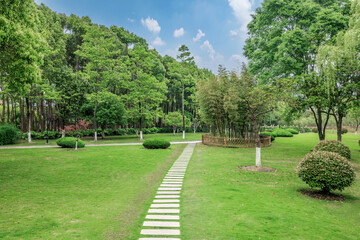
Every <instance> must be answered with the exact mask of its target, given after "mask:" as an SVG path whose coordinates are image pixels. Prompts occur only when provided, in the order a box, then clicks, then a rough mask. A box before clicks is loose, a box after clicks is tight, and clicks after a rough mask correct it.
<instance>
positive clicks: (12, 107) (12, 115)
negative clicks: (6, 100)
mask: <svg viewBox="0 0 360 240" xmlns="http://www.w3.org/2000/svg"><path fill="white" fill-rule="evenodd" d="M14 104H15V103H14V97H11V124H14V119H15V117H14Z"/></svg>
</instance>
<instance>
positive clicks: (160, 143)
mask: <svg viewBox="0 0 360 240" xmlns="http://www.w3.org/2000/svg"><path fill="white" fill-rule="evenodd" d="M143 146H144V147H145V148H147V149H166V148H168V147H170V142H169V141H166V140H164V139H156V138H155V139H149V140H145V141H144V143H143Z"/></svg>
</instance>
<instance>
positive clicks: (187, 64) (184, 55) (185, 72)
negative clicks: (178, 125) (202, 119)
mask: <svg viewBox="0 0 360 240" xmlns="http://www.w3.org/2000/svg"><path fill="white" fill-rule="evenodd" d="M178 51H179V55H178V56H177V59H179V60H180V63H181V71H180V72H181V79H182V82H181V83H182V95H181V104H182V115H183V139H185V103H184V101H185V82H186V80H187V79H189V78H190V77H191V74H190V68H191V67H193V65H194V57H192V56H191V53H190V51H189V48H188V47H187V46H185V45H181V46H180V47H179V49H178Z"/></svg>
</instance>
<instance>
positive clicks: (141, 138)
mask: <svg viewBox="0 0 360 240" xmlns="http://www.w3.org/2000/svg"><path fill="white" fill-rule="evenodd" d="M142 140H144V139H143V134H142V131H140V141H142Z"/></svg>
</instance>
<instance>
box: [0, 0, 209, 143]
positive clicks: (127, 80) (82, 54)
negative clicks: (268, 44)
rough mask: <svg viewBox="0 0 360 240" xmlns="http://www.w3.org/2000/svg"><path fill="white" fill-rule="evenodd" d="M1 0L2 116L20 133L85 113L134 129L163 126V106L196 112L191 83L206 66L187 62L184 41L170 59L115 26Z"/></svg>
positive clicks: (98, 122) (95, 121)
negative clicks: (200, 67) (2, 2)
mask: <svg viewBox="0 0 360 240" xmlns="http://www.w3.org/2000/svg"><path fill="white" fill-rule="evenodd" d="M4 4H5V6H6V7H5V6H2V9H1V10H0V11H1V14H0V15H1V19H0V22H1V25H0V26H1V33H4V34H3V35H2V37H1V42H0V47H1V48H0V49H1V54H0V55H1V58H0V61H1V62H0V63H1V64H0V67H1V69H0V84H1V96H0V97H1V100H2V102H3V104H2V111H1V122H2V123H11V124H15V125H17V126H19V128H20V129H21V130H22V131H23V132H27V131H28V132H30V131H44V130H45V129H46V120H47V119H48V122H49V124H48V128H49V130H53V131H58V130H59V129H60V128H62V129H63V128H64V126H65V125H69V124H75V123H76V122H77V121H78V120H79V119H87V120H90V121H91V123H92V128H94V129H95V130H96V129H98V128H101V129H104V128H108V127H115V126H116V127H124V128H127V127H134V128H139V129H140V131H141V130H142V128H143V127H153V126H157V127H163V126H164V116H165V115H167V114H168V113H170V112H181V113H182V115H183V116H184V119H185V117H186V118H187V119H188V121H192V120H193V119H198V118H199V117H198V116H197V115H198V109H197V105H196V104H195V102H196V101H195V100H194V98H195V85H196V82H197V81H198V80H199V79H204V78H207V77H209V76H211V75H212V73H211V72H210V71H208V70H206V69H199V68H198V67H197V66H196V65H195V63H194V62H193V61H187V59H188V58H191V53H190V52H189V51H188V49H187V48H186V46H182V49H183V51H182V52H181V51H180V52H179V61H177V60H176V59H174V58H172V57H170V56H164V57H162V56H161V55H159V54H158V53H157V51H156V50H155V49H149V47H148V44H147V43H146V41H145V39H143V38H141V37H139V36H136V35H134V34H133V33H130V32H128V31H127V30H125V29H124V28H122V27H117V26H111V27H106V26H101V25H97V24H95V23H92V21H91V19H90V18H89V17H78V16H75V15H70V16H66V15H64V14H57V13H55V12H53V11H52V10H50V9H49V8H48V7H46V6H45V5H43V4H42V5H39V6H38V5H36V4H35V3H34V2H33V1H32V0H26V1H8V0H6V1H5V2H4ZM13 13H17V14H13ZM184 49H187V51H184ZM184 52H186V53H185V55H184ZM96 138H97V132H96V131H95V140H96Z"/></svg>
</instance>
